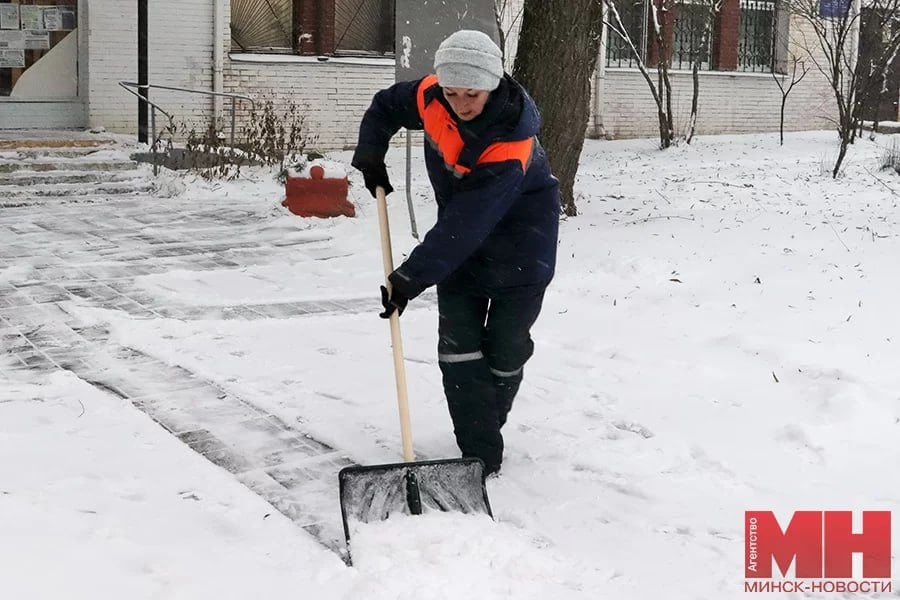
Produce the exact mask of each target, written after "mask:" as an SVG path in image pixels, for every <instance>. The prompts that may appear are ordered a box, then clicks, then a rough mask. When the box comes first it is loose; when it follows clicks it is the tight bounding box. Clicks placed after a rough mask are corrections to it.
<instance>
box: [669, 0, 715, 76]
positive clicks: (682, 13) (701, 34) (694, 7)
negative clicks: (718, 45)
mask: <svg viewBox="0 0 900 600" xmlns="http://www.w3.org/2000/svg"><path fill="white" fill-rule="evenodd" d="M714 16H715V15H714V14H713V11H712V8H711V7H710V5H709V4H708V2H697V3H695V2H690V1H687V2H684V1H682V2H679V3H678V4H677V5H676V8H675V35H674V41H673V44H672V68H674V69H691V68H693V65H694V61H695V60H697V61H699V63H700V68H701V69H703V70H709V69H711V68H712V36H713V33H714V29H713V27H714V24H713V18H714Z"/></svg>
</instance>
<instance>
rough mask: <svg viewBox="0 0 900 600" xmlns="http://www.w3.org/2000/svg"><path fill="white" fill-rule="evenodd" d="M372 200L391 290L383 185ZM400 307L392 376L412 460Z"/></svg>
mask: <svg viewBox="0 0 900 600" xmlns="http://www.w3.org/2000/svg"><path fill="white" fill-rule="evenodd" d="M375 202H376V203H377V204H378V226H379V229H380V230H381V258H382V260H383V262H384V285H385V287H386V288H387V290H388V293H389V294H390V292H391V282H390V281H389V280H388V275H390V274H391V273H392V272H393V271H394V257H393V252H391V229H390V226H389V225H388V213H387V200H386V199H385V194H384V188H381V187H377V188H375ZM399 313H400V311H398V310H395V311H394V312H393V313H391V318H390V323H391V347H392V348H393V350H394V379H395V381H396V383H397V406H398V408H399V410H400V438H401V439H402V441H403V460H404V461H406V462H413V460H415V456H414V454H413V444H412V426H411V424H410V421H409V394H408V392H407V389H406V366H405V365H404V363H403V340H402V338H401V337H400V314H399Z"/></svg>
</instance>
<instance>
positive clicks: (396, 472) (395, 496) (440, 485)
mask: <svg viewBox="0 0 900 600" xmlns="http://www.w3.org/2000/svg"><path fill="white" fill-rule="evenodd" d="M338 479H339V483H340V496H341V517H342V518H343V521H344V535H345V537H346V539H347V543H348V545H349V543H350V523H352V522H357V523H369V522H372V521H383V520H384V519H387V518H388V517H389V516H391V515H392V514H396V513H403V514H412V515H417V514H422V513H423V512H428V511H429V510H439V511H443V512H461V513H483V514H487V515H489V516H493V515H492V514H491V505H490V502H489V501H488V497H487V489H485V485H484V464H483V463H482V462H481V461H480V460H479V459H477V458H456V459H448V460H430V461H421V462H409V463H396V464H389V465H372V466H353V467H345V468H343V469H341V472H340V474H339V475H338Z"/></svg>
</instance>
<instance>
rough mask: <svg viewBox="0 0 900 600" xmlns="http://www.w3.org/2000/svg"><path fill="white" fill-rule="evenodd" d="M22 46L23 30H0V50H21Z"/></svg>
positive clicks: (23, 39)
mask: <svg viewBox="0 0 900 600" xmlns="http://www.w3.org/2000/svg"><path fill="white" fill-rule="evenodd" d="M48 35H49V34H48ZM24 48H25V32H24V31H18V30H17V31H0V50H22V49H24Z"/></svg>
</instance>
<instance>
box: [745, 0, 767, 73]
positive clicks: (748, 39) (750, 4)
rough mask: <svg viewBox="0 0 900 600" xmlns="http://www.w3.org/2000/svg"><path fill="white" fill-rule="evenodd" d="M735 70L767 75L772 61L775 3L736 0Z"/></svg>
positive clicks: (764, 0) (762, 0)
mask: <svg viewBox="0 0 900 600" xmlns="http://www.w3.org/2000/svg"><path fill="white" fill-rule="evenodd" d="M740 2H741V20H740V23H741V26H740V31H739V34H738V70H740V71H761V72H766V73H771V72H772V68H773V66H774V58H775V56H774V55H775V52H774V50H775V0H740Z"/></svg>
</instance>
